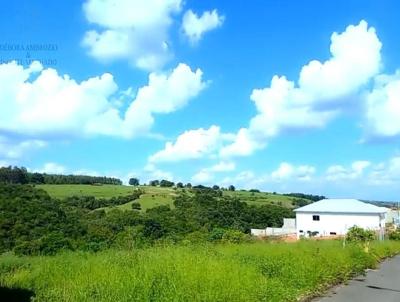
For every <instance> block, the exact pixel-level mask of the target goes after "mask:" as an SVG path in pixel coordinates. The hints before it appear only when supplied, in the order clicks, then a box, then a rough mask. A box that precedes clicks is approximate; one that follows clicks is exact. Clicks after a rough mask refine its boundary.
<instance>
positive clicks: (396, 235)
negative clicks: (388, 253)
mask: <svg viewBox="0 0 400 302" xmlns="http://www.w3.org/2000/svg"><path fill="white" fill-rule="evenodd" d="M389 239H390V240H400V229H397V230H395V231H392V232H390V233H389Z"/></svg>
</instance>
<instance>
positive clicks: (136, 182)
mask: <svg viewBox="0 0 400 302" xmlns="http://www.w3.org/2000/svg"><path fill="white" fill-rule="evenodd" d="M129 185H131V186H138V185H139V179H137V178H135V177H133V178H130V179H129Z"/></svg>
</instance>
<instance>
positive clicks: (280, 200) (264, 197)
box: [224, 191, 301, 207]
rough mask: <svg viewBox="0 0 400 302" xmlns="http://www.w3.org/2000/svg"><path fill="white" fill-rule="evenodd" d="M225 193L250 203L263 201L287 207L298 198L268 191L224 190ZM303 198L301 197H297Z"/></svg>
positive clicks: (261, 202)
mask: <svg viewBox="0 0 400 302" xmlns="http://www.w3.org/2000/svg"><path fill="white" fill-rule="evenodd" d="M224 195H227V196H236V197H238V198H240V200H242V201H245V202H247V203H249V204H255V205H257V204H263V203H273V204H279V205H282V206H285V207H292V206H293V205H292V201H293V200H294V199H296V198H294V197H290V196H285V195H281V194H273V193H266V192H260V193H258V192H254V193H253V192H248V191H234V192H231V191H224ZM297 199H301V198H297Z"/></svg>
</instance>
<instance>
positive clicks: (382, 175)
mask: <svg viewBox="0 0 400 302" xmlns="http://www.w3.org/2000/svg"><path fill="white" fill-rule="evenodd" d="M399 181H400V156H394V157H392V158H390V159H388V160H387V161H386V162H382V163H379V164H376V165H374V166H373V167H372V171H371V172H370V173H369V175H368V183H369V184H370V185H375V186H387V185H395V186H397V185H398V183H399Z"/></svg>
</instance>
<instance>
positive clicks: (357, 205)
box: [294, 199, 387, 214]
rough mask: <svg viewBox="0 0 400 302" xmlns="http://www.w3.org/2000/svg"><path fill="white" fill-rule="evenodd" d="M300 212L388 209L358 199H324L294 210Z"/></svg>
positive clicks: (373, 211)
mask: <svg viewBox="0 0 400 302" xmlns="http://www.w3.org/2000/svg"><path fill="white" fill-rule="evenodd" d="M294 211H295V212H300V213H316V212H317V213H365V214H367V213H368V214H378V213H386V212H387V210H386V209H383V208H382V207H378V206H374V205H373V204H370V203H366V202H362V201H360V200H357V199H323V200H320V201H317V202H314V203H312V204H309V205H306V206H304V207H301V208H298V209H295V210H294Z"/></svg>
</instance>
